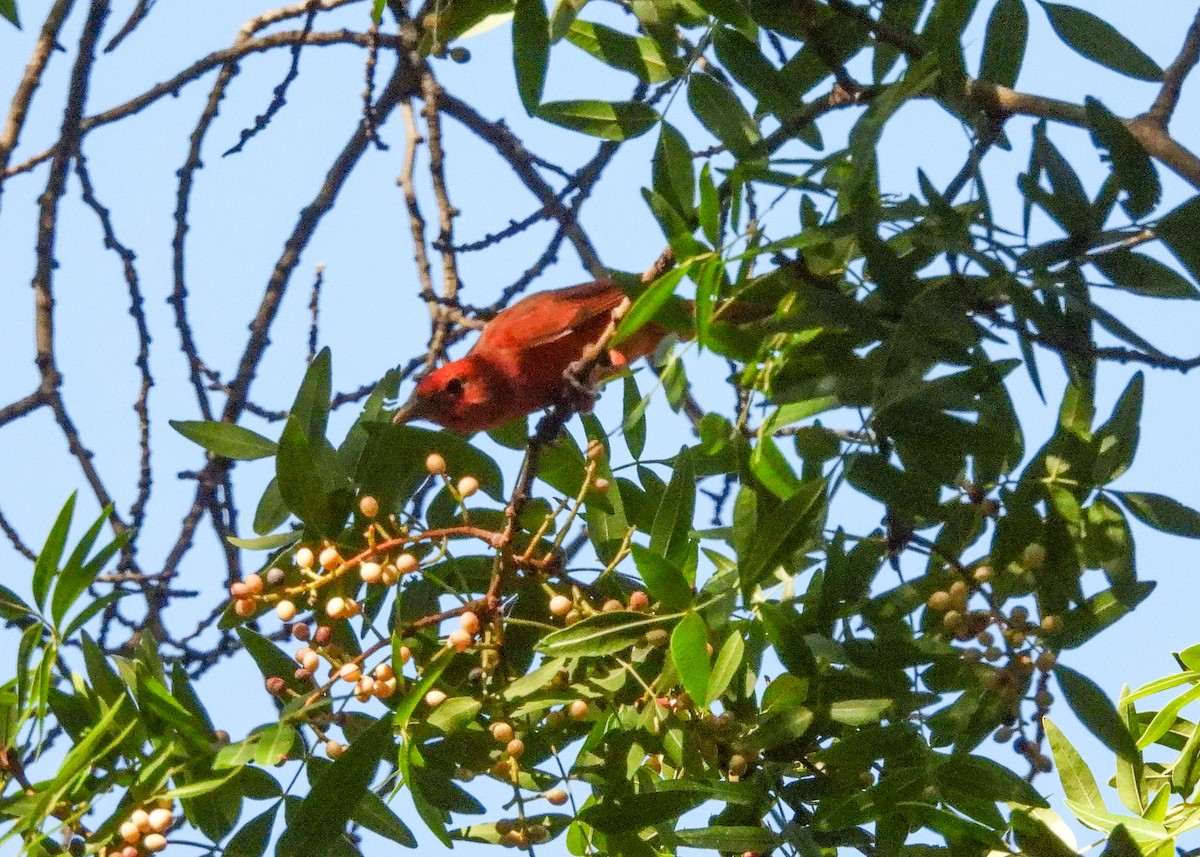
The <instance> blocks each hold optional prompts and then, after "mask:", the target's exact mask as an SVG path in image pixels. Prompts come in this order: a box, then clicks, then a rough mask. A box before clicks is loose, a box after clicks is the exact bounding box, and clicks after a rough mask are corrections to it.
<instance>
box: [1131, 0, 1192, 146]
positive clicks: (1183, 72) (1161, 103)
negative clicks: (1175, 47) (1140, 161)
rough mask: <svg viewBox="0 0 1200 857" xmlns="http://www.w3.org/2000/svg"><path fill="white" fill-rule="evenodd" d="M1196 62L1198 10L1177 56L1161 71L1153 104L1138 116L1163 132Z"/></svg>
mask: <svg viewBox="0 0 1200 857" xmlns="http://www.w3.org/2000/svg"><path fill="white" fill-rule="evenodd" d="M1197 62H1200V11H1198V12H1196V16H1195V17H1194V18H1193V19H1192V25H1191V26H1190V27H1189V28H1188V31H1187V36H1186V37H1185V38H1184V40H1183V48H1182V49H1181V50H1180V51H1179V56H1177V57H1176V58H1175V61H1174V62H1172V63H1171V64H1170V65H1169V66H1167V68H1166V70H1165V71H1164V72H1163V80H1162V88H1161V89H1159V91H1158V97H1157V98H1155V99H1154V104H1152V105H1151V107H1150V109H1149V110H1147V111H1146V112H1145V113H1143V114H1142V115H1141V116H1139V117H1138V118H1139V119H1141V120H1144V121H1146V122H1152V123H1154V124H1155V125H1157V126H1158V127H1159V128H1161V129H1162V130H1163V131H1164V132H1165V131H1166V130H1167V125H1168V124H1169V123H1170V122H1171V117H1172V116H1173V115H1175V108H1176V107H1178V106H1179V95H1180V93H1181V92H1182V91H1183V82H1184V80H1186V79H1187V76H1188V74H1189V73H1191V71H1192V69H1193V68H1195V67H1196V63H1197Z"/></svg>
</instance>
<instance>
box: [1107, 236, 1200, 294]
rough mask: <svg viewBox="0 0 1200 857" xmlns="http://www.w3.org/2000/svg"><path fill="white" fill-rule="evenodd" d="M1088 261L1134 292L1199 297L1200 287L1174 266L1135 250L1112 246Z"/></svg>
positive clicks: (1114, 283)
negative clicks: (1113, 248)
mask: <svg viewBox="0 0 1200 857" xmlns="http://www.w3.org/2000/svg"><path fill="white" fill-rule="evenodd" d="M1088 261H1089V262H1091V263H1092V264H1093V265H1095V266H1096V267H1097V268H1099V269H1100V270H1101V272H1103V274H1104V276H1106V277H1108V279H1110V280H1112V282H1113V285H1115V286H1117V288H1119V289H1123V290H1124V291H1127V292H1131V293H1133V294H1135V295H1146V296H1147V297H1151V298H1174V299H1179V300H1195V299H1196V298H1200V290H1197V288H1196V287H1195V286H1194V285H1192V283H1190V282H1189V281H1188V280H1186V279H1185V278H1184V277H1182V276H1181V275H1180V274H1179V273H1177V272H1176V271H1175V270H1174V269H1172V268H1169V267H1167V266H1166V265H1164V264H1163V263H1162V262H1160V261H1158V260H1157V259H1153V258H1151V257H1150V256H1144V255H1142V254H1141V253H1135V252H1134V251H1132V250H1127V249H1125V248H1119V249H1116V250H1110V251H1108V252H1107V253H1100V254H1099V255H1096V256H1089V257H1088Z"/></svg>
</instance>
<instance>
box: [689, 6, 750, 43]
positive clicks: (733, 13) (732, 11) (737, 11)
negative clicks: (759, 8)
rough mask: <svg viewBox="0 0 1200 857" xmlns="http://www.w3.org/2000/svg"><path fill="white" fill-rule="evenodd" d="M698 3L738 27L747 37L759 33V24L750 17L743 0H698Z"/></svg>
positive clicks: (717, 16) (707, 10) (710, 12)
mask: <svg viewBox="0 0 1200 857" xmlns="http://www.w3.org/2000/svg"><path fill="white" fill-rule="evenodd" d="M696 5H697V6H699V7H700V8H701V9H703V10H704V11H705V12H707V13H708V14H710V15H712V16H713V17H715V18H719V19H721V20H722V21H724V22H725V23H726V24H730V25H732V26H734V27H736V28H737V29H738V30H739V31H741V33H742V35H744V36H746V37H747V38H751V37H753V36H755V35H757V33H758V24H757V23H756V22H755V21H754V19H753V18H751V17H750V13H749V12H748V11H747V9H746V4H745V3H743V2H742V0H696Z"/></svg>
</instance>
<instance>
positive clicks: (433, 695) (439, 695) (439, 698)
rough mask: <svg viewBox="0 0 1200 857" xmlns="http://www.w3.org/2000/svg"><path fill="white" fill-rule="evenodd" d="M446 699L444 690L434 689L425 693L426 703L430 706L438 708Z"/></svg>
mask: <svg viewBox="0 0 1200 857" xmlns="http://www.w3.org/2000/svg"><path fill="white" fill-rule="evenodd" d="M445 701H446V694H445V693H444V692H443V691H440V690H437V689H434V690H431V691H429V692H428V693H427V694H425V704H426V705H428V706H429V707H430V708H437V707H438V706H439V705H441V704H442V703H443V702H445Z"/></svg>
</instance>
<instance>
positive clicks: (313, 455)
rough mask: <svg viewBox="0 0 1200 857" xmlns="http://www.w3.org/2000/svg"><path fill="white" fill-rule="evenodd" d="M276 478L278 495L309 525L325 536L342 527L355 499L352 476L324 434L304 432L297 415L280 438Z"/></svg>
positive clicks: (290, 419)
mask: <svg viewBox="0 0 1200 857" xmlns="http://www.w3.org/2000/svg"><path fill="white" fill-rule="evenodd" d="M275 478H276V480H277V481H278V483H279V496H280V497H282V498H283V502H284V503H286V504H287V507H288V508H289V509H290V510H291V511H292V512H293V513H294V514H295V515H296V517H298V518H299V519H300V520H301V521H303V522H304V523H305V524H306V525H307V526H309V527H312V528H313V529H314V530H316V531H317V532H319V533H321V534H323V535H326V536H333V535H336V534H337V532H338V531H339V530H340V529H341V528H342V524H343V523H344V522H345V520H346V516H347V515H348V514H349V512H350V506H351V503H352V501H353V492H352V488H351V483H350V479H349V477H348V476H347V475H346V474H345V473H343V472H342V470H341V467H340V465H339V464H338V460H337V454H336V453H335V452H334V450H333V447H331V446H330V445H329V442H328V441H326V440H325V438H324V436H323V435H322V436H316V437H313V436H311V435H307V434H305V432H304V428H303V424H302V423H301V422H300V420H298V419H297V418H296V417H294V416H289V417H288V420H287V424H286V425H285V426H284V428H283V434H282V435H281V436H280V438H279V454H278V455H277V456H276V457H275Z"/></svg>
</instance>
